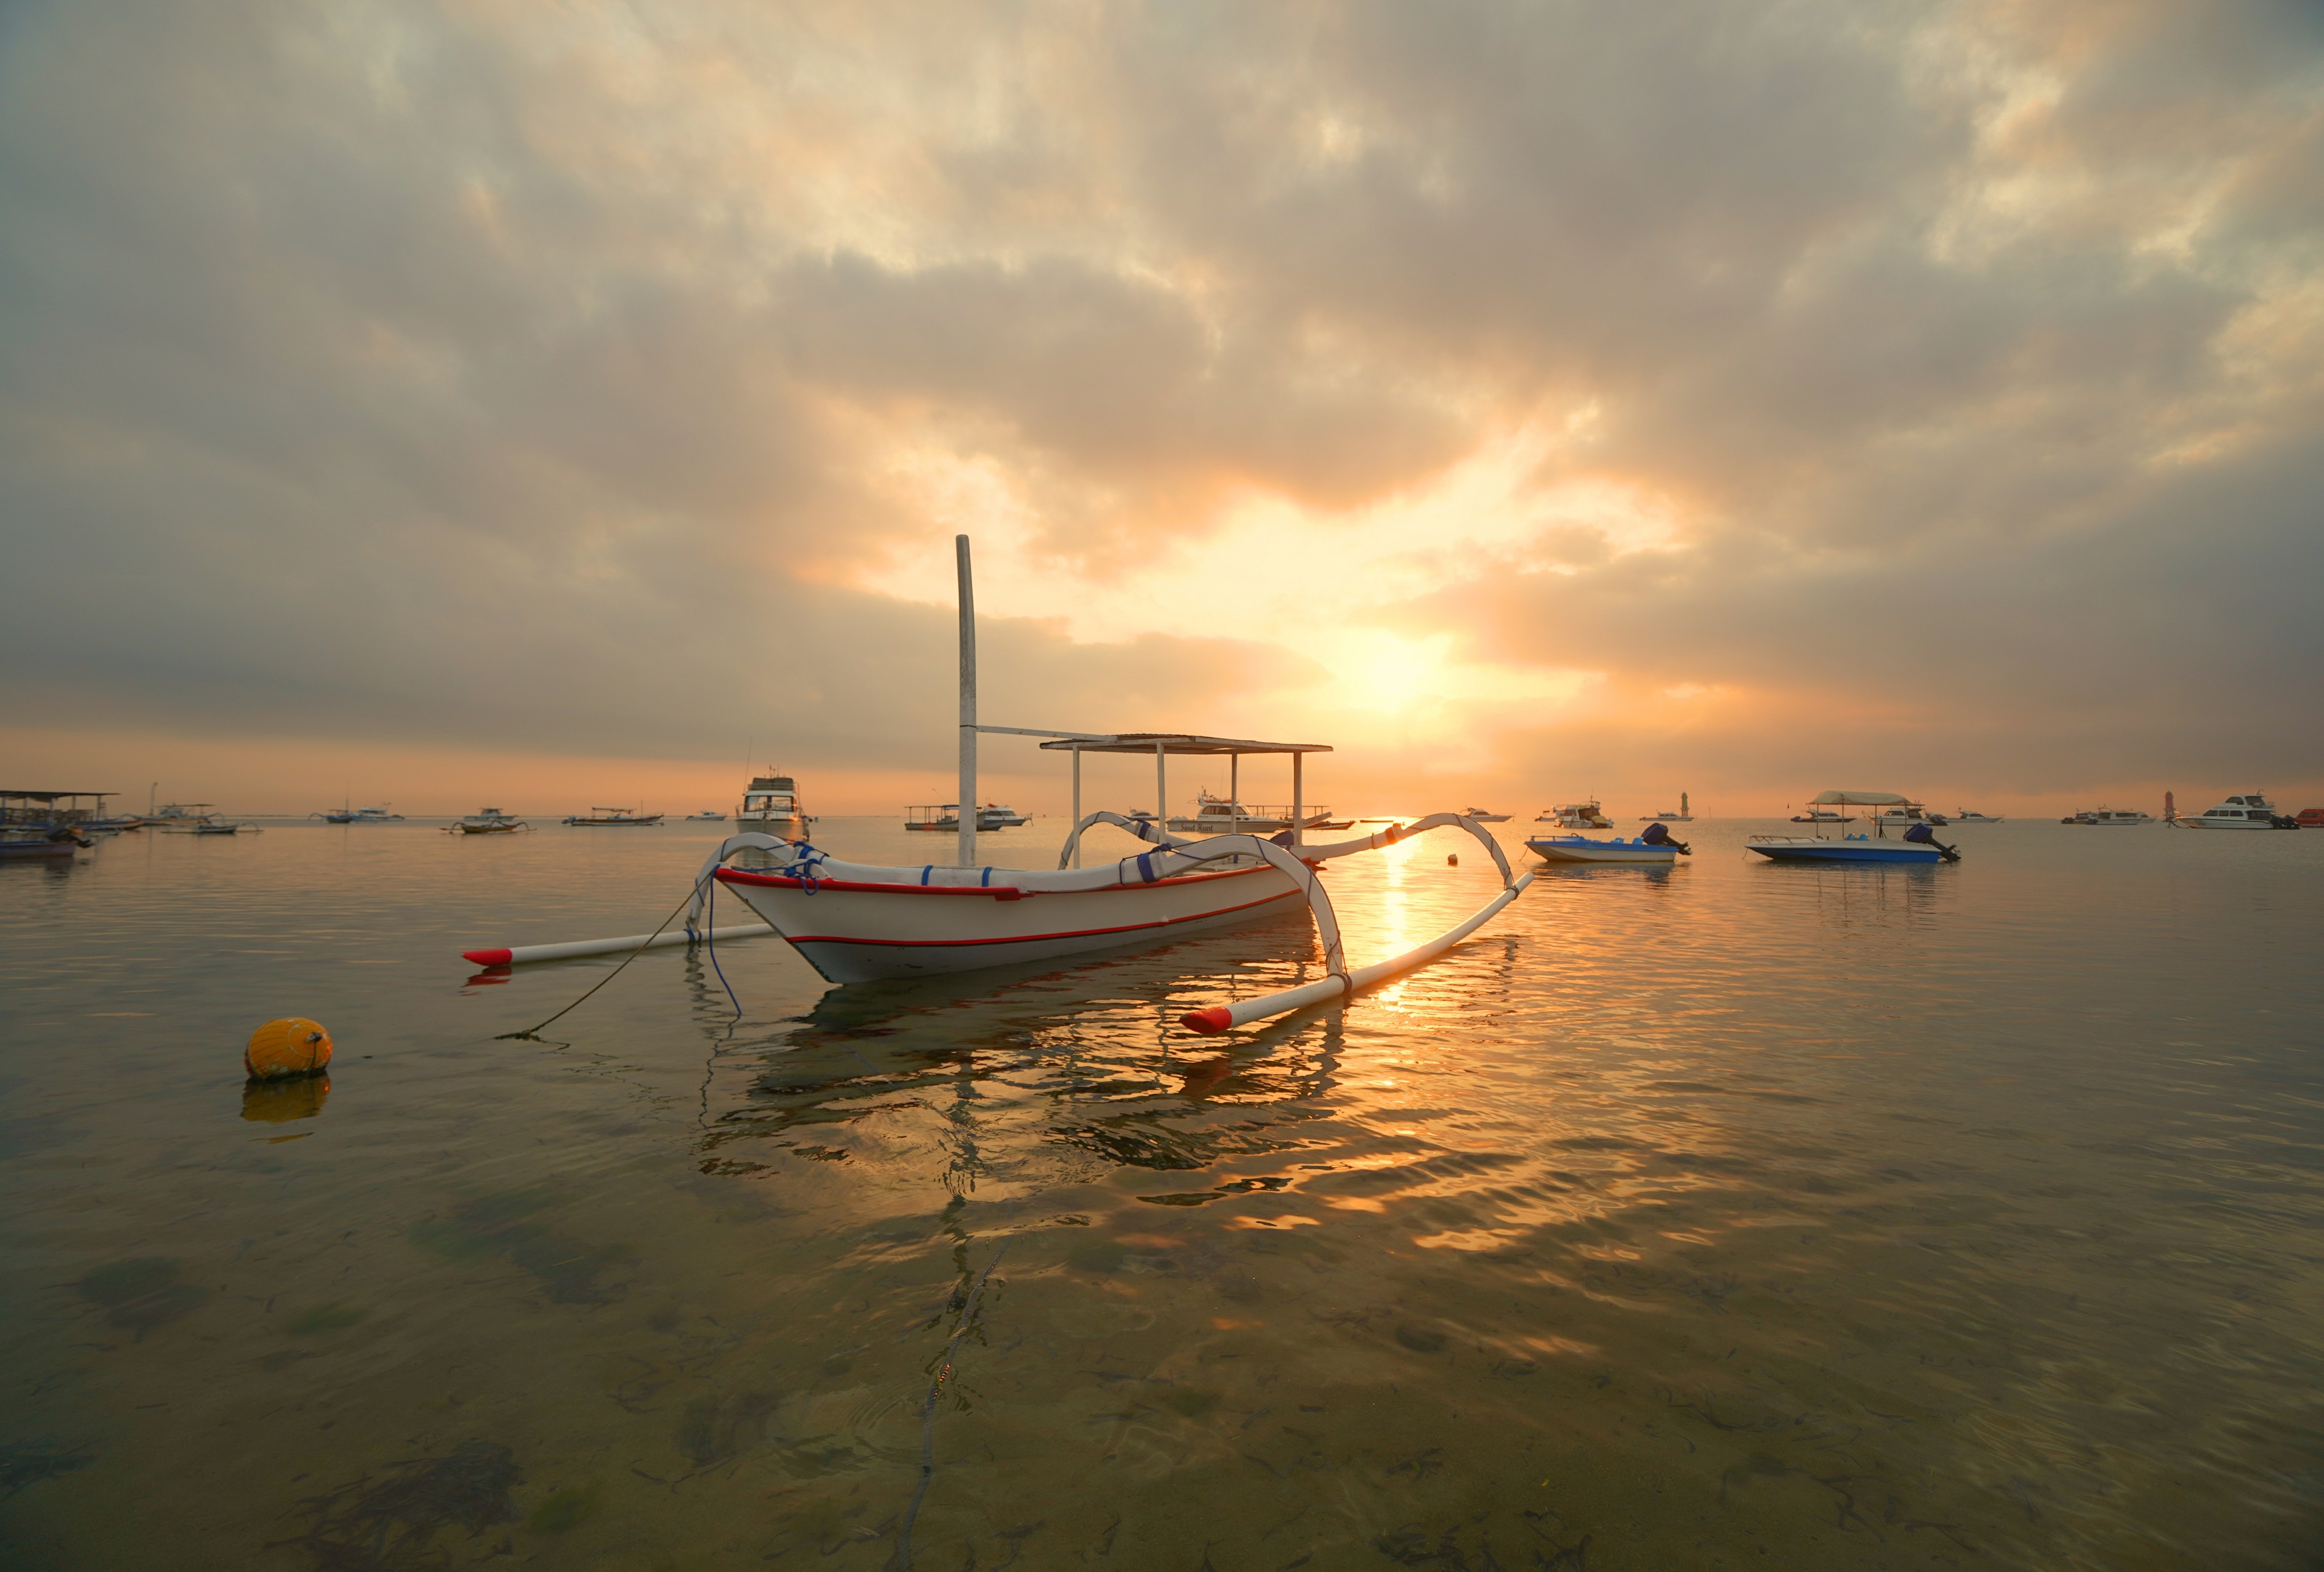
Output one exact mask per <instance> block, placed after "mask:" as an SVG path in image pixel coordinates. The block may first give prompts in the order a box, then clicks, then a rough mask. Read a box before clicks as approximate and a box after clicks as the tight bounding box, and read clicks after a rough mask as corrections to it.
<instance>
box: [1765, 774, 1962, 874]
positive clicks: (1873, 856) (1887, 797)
mask: <svg viewBox="0 0 2324 1572" xmlns="http://www.w3.org/2000/svg"><path fill="white" fill-rule="evenodd" d="M1849 807H1866V808H1877V809H1880V810H1883V811H1882V812H1881V813H1880V814H1877V815H1876V816H1875V817H1874V818H1873V820H1872V833H1871V834H1869V835H1850V834H1849V833H1847V832H1845V831H1843V832H1841V833H1840V834H1838V835H1821V834H1819V835H1754V836H1752V837H1750V838H1749V839H1748V840H1747V841H1744V842H1743V845H1744V849H1745V850H1748V851H1756V852H1757V853H1758V854H1759V855H1760V856H1762V857H1765V858H1766V859H1768V860H1770V861H1774V862H1936V861H1939V860H1942V861H1946V862H1959V861H1960V852H1959V851H1956V850H1953V848H1951V847H1950V846H1947V845H1945V844H1944V843H1943V842H1941V841H1938V840H1937V839H1936V838H1935V837H1934V836H1933V835H1932V834H1931V832H1930V829H1929V824H1928V823H1927V821H1926V820H1923V819H1918V818H1917V817H1916V818H1915V819H1914V821H1913V822H1910V823H1907V825H1906V828H1905V830H1904V833H1903V834H1902V835H1900V836H1897V837H1895V839H1891V838H1890V837H1889V835H1888V833H1887V830H1888V827H1889V825H1891V824H1894V823H1897V822H1898V821H1897V820H1896V819H1894V818H1891V817H1889V814H1890V813H1892V812H1898V811H1901V810H1905V809H1910V810H1912V811H1913V813H1914V814H1915V815H1917V814H1919V811H1920V804H1917V803H1915V802H1914V801H1913V799H1912V798H1910V797H1907V796H1903V795H1899V794H1897V793H1895V792H1857V791H1830V792H1824V793H1822V794H1821V795H1818V796H1817V797H1816V798H1815V800H1814V802H1813V803H1812V804H1810V808H1809V811H1810V812H1811V813H1814V812H1815V811H1816V810H1817V809H1820V808H1834V809H1838V808H1849ZM1792 822H1793V823H1801V821H1800V820H1798V819H1794V820H1793V821H1792ZM1809 822H1811V823H1815V825H1816V826H1817V828H1818V829H1821V828H1822V826H1823V824H1824V823H1826V822H1827V821H1826V820H1824V819H1822V818H1817V819H1814V820H1812V821H1809ZM1841 822H1842V823H1846V821H1845V820H1843V821H1841Z"/></svg>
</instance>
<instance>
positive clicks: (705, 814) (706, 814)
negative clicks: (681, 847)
mask: <svg viewBox="0 0 2324 1572" xmlns="http://www.w3.org/2000/svg"><path fill="white" fill-rule="evenodd" d="M686 822H687V823H689V824H723V823H725V822H726V815H725V814H722V813H720V812H719V811H718V810H717V809H715V808H705V809H703V810H702V812H700V813H698V814H687V815H686Z"/></svg>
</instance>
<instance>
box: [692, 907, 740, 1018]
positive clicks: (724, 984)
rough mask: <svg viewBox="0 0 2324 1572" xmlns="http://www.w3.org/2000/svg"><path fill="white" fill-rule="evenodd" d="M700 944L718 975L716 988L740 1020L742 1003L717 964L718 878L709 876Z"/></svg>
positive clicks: (711, 967)
mask: <svg viewBox="0 0 2324 1572" xmlns="http://www.w3.org/2000/svg"><path fill="white" fill-rule="evenodd" d="M702 942H703V946H704V948H705V949H707V950H708V951H710V970H713V971H715V972H716V973H717V974H718V986H719V987H720V988H724V989H725V990H726V999H727V1002H728V1003H729V1004H732V1005H733V1007H734V1018H735V1019H736V1020H738V1021H739V1020H741V1019H742V1000H741V999H738V998H736V997H734V985H733V983H731V982H728V981H727V980H726V969H725V968H724V967H723V966H721V965H719V964H718V876H717V874H716V873H715V872H714V873H713V874H712V875H711V876H710V899H709V900H708V901H707V902H706V903H705V905H704V906H703V908H702Z"/></svg>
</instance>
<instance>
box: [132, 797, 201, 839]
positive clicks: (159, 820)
mask: <svg viewBox="0 0 2324 1572" xmlns="http://www.w3.org/2000/svg"><path fill="white" fill-rule="evenodd" d="M212 806H214V804H209V803H164V804H161V806H160V807H159V808H157V809H155V810H154V812H153V814H152V817H150V818H148V819H147V820H146V821H145V828H147V829H148V830H161V831H166V832H170V833H171V834H176V835H190V834H192V833H194V832H196V831H198V830H199V829H200V828H201V827H202V826H203V825H204V824H207V823H211V822H212V820H213V819H214V818H215V817H216V815H214V814H211V812H210V809H211V807H212Z"/></svg>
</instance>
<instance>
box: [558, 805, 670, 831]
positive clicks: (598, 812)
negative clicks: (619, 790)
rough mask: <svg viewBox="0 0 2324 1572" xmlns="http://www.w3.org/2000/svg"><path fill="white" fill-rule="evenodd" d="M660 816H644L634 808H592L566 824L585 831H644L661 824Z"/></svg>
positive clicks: (574, 816)
mask: <svg viewBox="0 0 2324 1572" xmlns="http://www.w3.org/2000/svg"><path fill="white" fill-rule="evenodd" d="M661 821H662V815H661V814H643V813H640V812H638V811H637V810H636V809H634V808H592V809H590V810H589V811H588V812H587V813H586V814H568V815H567V817H566V820H565V823H568V824H571V825H574V826H576V827H577V828H580V829H585V830H616V829H644V828H648V827H650V826H652V825H656V824H659V823H661Z"/></svg>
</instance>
